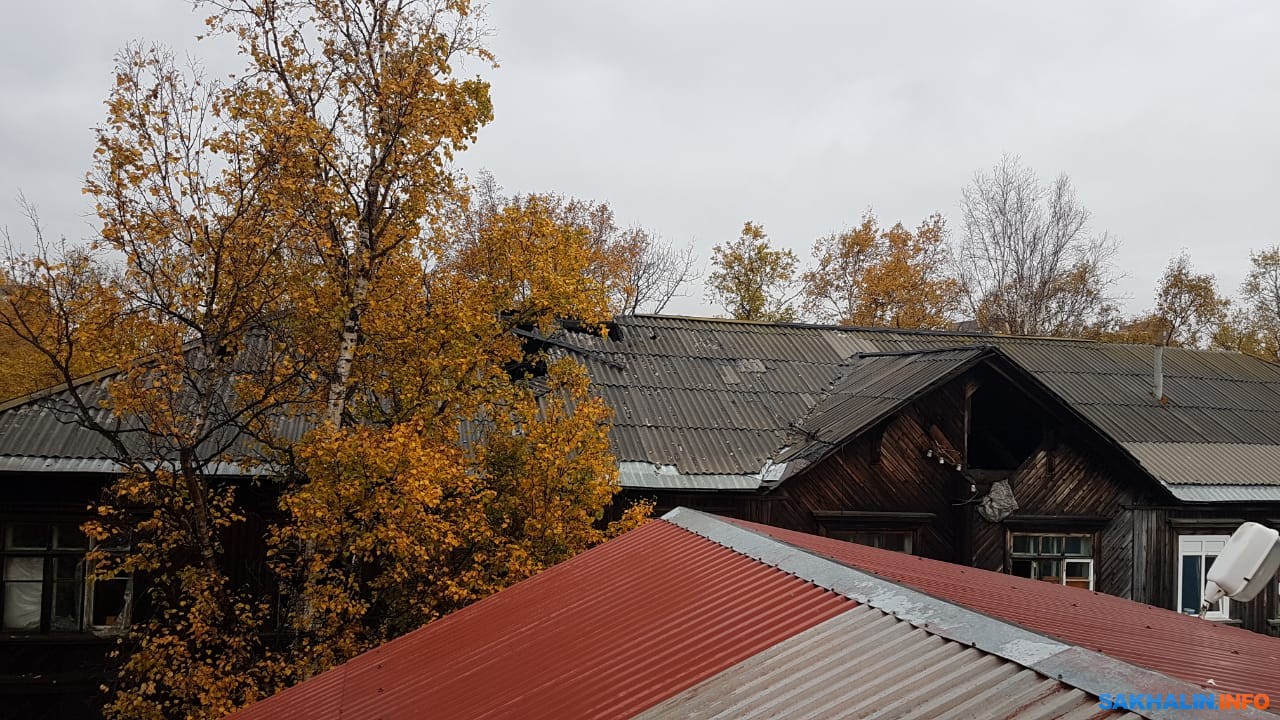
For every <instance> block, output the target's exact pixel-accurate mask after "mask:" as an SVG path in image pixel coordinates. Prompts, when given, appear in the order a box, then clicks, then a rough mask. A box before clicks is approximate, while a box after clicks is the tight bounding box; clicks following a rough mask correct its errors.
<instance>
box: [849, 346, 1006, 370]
mask: <svg viewBox="0 0 1280 720" xmlns="http://www.w3.org/2000/svg"><path fill="white" fill-rule="evenodd" d="M958 350H963V351H966V352H973V351H979V352H990V351H996V352H999V351H1000V348H999V347H997V346H995V345H980V344H977V343H974V344H973V345H946V346H943V347H934V348H920V349H913V350H880V351H876V352H860V353H857V354H856V355H851V356H850V358H854V357H859V358H867V357H892V356H899V355H901V356H905V355H928V354H930V353H944V352H956V351H958ZM847 364H848V362H847V361H846V362H842V363H840V365H842V366H843V365H847Z"/></svg>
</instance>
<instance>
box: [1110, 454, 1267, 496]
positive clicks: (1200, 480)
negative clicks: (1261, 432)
mask: <svg viewBox="0 0 1280 720" xmlns="http://www.w3.org/2000/svg"><path fill="white" fill-rule="evenodd" d="M1124 448H1125V449H1126V450H1128V451H1129V452H1130V453H1131V454H1132V455H1133V456H1134V457H1136V458H1138V462H1140V463H1142V466H1143V467H1145V468H1146V469H1147V470H1148V471H1149V472H1150V473H1151V474H1152V475H1154V476H1156V477H1157V478H1159V479H1160V481H1161V482H1164V483H1166V484H1168V485H1210V486H1212V485H1224V486H1249V485H1268V486H1271V487H1277V486H1280V447H1277V446H1275V445H1241V444H1227V443H1125V444H1124ZM1278 489H1280V488H1278Z"/></svg>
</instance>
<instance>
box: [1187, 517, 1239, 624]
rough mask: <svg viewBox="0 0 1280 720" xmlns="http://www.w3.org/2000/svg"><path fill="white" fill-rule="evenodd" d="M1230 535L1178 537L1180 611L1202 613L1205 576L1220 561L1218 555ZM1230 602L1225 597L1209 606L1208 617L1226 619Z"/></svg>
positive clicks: (1206, 615) (1193, 613)
mask: <svg viewBox="0 0 1280 720" xmlns="http://www.w3.org/2000/svg"><path fill="white" fill-rule="evenodd" d="M1229 537H1230V536H1229V535H1179V536H1178V600H1177V603H1178V604H1177V608H1178V612H1181V613H1186V614H1188V615H1198V614H1200V601H1201V600H1202V599H1203V595H1202V594H1201V593H1203V592H1204V583H1205V576H1206V575H1208V573H1209V567H1210V566H1211V565H1213V561H1214V560H1217V559H1218V553H1220V552H1222V548H1223V546H1224V545H1226V544H1227V539H1228V538H1229ZM1228 603H1229V601H1228V600H1227V598H1222V599H1221V600H1219V601H1218V602H1216V603H1214V604H1213V605H1212V606H1210V607H1209V611H1208V612H1206V613H1205V615H1204V616H1205V618H1206V619H1209V620H1226V619H1227V618H1229V617H1230V615H1229V614H1228V608H1229V604H1228Z"/></svg>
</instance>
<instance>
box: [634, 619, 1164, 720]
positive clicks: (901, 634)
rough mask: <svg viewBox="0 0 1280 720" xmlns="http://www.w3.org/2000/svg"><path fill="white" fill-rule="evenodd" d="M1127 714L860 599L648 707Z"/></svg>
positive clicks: (732, 715)
mask: <svg viewBox="0 0 1280 720" xmlns="http://www.w3.org/2000/svg"><path fill="white" fill-rule="evenodd" d="M877 711H889V712H890V713H891V714H892V717H894V718H899V719H901V720H912V719H918V720H935V719H937V720H943V719H955V720H968V719H969V718H977V717H982V718H1064V717H1125V718H1137V717H1139V716H1137V715H1134V714H1132V713H1121V712H1116V711H1110V712H1100V711H1099V707H1098V698H1097V697H1095V696H1093V695H1090V694H1089V693H1086V692H1082V691H1080V690H1078V689H1076V688H1073V687H1071V686H1069V685H1066V684H1064V683H1062V682H1059V681H1057V680H1053V679H1050V678H1047V677H1045V676H1044V675H1041V674H1040V673H1037V672H1035V671H1033V670H1029V669H1027V668H1025V667H1023V666H1022V665H1019V664H1017V663H1014V662H1010V661H1008V660H1004V659H1002V658H999V657H997V656H995V655H990V654H987V653H984V652H982V651H980V650H976V649H974V648H972V647H969V646H966V645H962V644H961V643H958V642H954V641H949V640H946V639H944V638H942V637H940V636H938V635H934V634H932V633H929V632H928V631H926V630H924V629H921V628H918V627H915V626H914V625H912V624H911V623H908V622H906V621H904V620H901V619H898V618H895V617H894V616H892V615H889V614H887V613H885V612H882V611H880V610H875V609H872V608H869V607H867V606H865V605H860V606H858V607H856V608H854V609H852V610H850V611H849V612H846V613H841V614H840V615H837V616H836V617H834V618H831V619H830V620H827V621H826V622H824V623H822V624H820V625H816V626H814V627H812V628H809V629H808V630H806V631H804V632H802V633H800V634H799V635H796V636H794V637H791V638H789V639H787V640H783V641H782V642H780V643H778V644H777V645H774V646H773V647H771V648H768V649H767V650H764V651H763V652H760V653H757V654H756V655H753V656H751V657H749V658H747V659H746V660H744V661H742V662H741V663H738V664H737V665H735V666H734V667H732V668H730V669H728V670H726V671H724V672H722V673H720V674H718V675H715V676H713V677H711V678H710V679H708V680H704V681H703V682H702V683H700V684H698V685H695V686H694V687H691V688H689V689H688V690H685V691H684V692H682V693H680V694H679V695H676V696H674V697H671V698H669V699H667V700H666V701H664V702H662V703H661V704H659V705H655V706H654V707H653V708H651V709H649V710H648V711H646V712H644V713H642V714H641V715H639V716H638V717H640V718H643V719H645V720H656V719H657V718H674V717H679V718H688V719H689V720H703V719H707V720H709V719H711V718H723V719H725V720H729V719H733V720H739V719H740V720H756V719H760V718H787V719H789V720H801V719H802V718H805V719H812V720H826V719H828V718H830V719H833V720H834V719H837V718H864V717H871V716H874V715H875V713H876V712H877Z"/></svg>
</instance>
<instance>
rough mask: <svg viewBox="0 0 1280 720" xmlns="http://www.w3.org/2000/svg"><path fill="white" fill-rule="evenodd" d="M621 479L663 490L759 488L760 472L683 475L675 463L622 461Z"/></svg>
mask: <svg viewBox="0 0 1280 720" xmlns="http://www.w3.org/2000/svg"><path fill="white" fill-rule="evenodd" d="M618 482H619V483H620V484H621V485H622V486H623V487H629V488H648V489H663V490H742V491H749V490H755V489H756V488H758V487H760V477H759V476H757V475H681V474H680V472H679V471H678V470H676V468H675V467H674V466H671V465H651V464H649V463H639V462H621V463H618Z"/></svg>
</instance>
